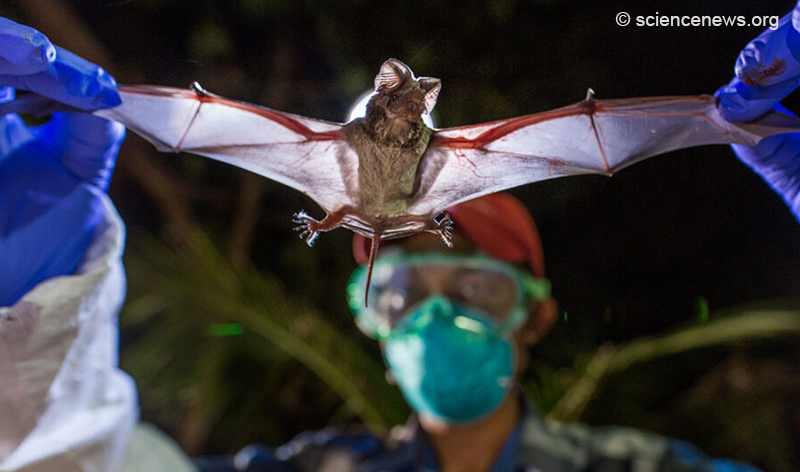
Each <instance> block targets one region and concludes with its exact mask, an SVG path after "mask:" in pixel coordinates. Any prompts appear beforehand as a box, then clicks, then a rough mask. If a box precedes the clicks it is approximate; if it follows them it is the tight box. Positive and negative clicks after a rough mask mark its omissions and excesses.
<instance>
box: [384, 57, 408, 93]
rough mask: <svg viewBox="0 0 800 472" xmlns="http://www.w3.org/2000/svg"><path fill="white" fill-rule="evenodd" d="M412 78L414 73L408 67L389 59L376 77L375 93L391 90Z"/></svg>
mask: <svg viewBox="0 0 800 472" xmlns="http://www.w3.org/2000/svg"><path fill="white" fill-rule="evenodd" d="M412 76H413V73H412V72H411V69H409V68H408V66H407V65H405V64H403V63H402V62H400V61H398V60H397V59H389V60H388V61H386V62H384V63H383V65H382V66H381V71H380V72H378V75H376V76H375V91H376V92H377V91H378V90H380V89H384V90H391V89H393V88H395V87H397V86H398V85H400V84H402V83H403V81H404V80H406V79H407V78H409V77H412Z"/></svg>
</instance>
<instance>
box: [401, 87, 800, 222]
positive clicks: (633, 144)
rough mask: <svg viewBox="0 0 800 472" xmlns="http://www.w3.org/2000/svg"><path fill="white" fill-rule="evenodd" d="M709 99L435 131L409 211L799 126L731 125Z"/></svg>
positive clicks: (777, 120)
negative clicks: (675, 151)
mask: <svg viewBox="0 0 800 472" xmlns="http://www.w3.org/2000/svg"><path fill="white" fill-rule="evenodd" d="M716 105H717V100H716V99H715V98H714V97H711V96H688V97H652V98H633V99H626V100H594V99H592V97H591V94H590V95H589V96H588V97H587V99H586V100H585V101H583V102H579V103H576V104H574V105H570V106H567V107H564V108H559V109H556V110H552V111H548V112H544V113H538V114H535V115H528V116H522V117H518V118H512V119H508V120H502V121H495V122H492V123H483V124H478V125H472V126H463V127H458V128H448V129H442V130H437V131H436V134H435V136H434V138H433V139H432V141H431V144H430V146H429V147H428V151H427V152H426V154H425V156H424V157H423V159H422V162H421V164H420V165H421V168H420V173H419V175H420V178H419V191H418V192H417V194H416V196H415V198H414V200H413V202H412V204H411V205H410V207H409V210H408V213H409V214H411V215H436V214H438V213H440V212H442V211H444V210H445V209H447V208H448V207H450V206H452V205H455V204H458V203H460V202H463V201H466V200H471V199H473V198H477V197H480V196H481V195H486V194H488V193H493V192H497V191H500V190H504V189H508V188H511V187H516V186H518V185H522V184H526V183H529V182H535V181H538V180H545V179H550V178H553V177H560V176H565V175H574V174H606V175H611V174H612V173H613V172H616V171H618V170H620V169H622V168H624V167H627V166H629V165H631V164H635V163H637V162H639V161H641V160H643V159H646V158H648V157H651V156H655V155H657V154H662V153H665V152H669V151H672V150H676V149H682V148H688V147H692V146H700V145H704V144H729V143H740V144H746V145H749V146H752V145H754V144H756V143H757V142H758V141H759V140H760V139H761V138H762V137H765V136H770V135H773V134H779V133H787V132H794V131H800V119H798V118H795V117H790V116H788V115H784V114H781V113H777V112H771V113H769V114H767V115H765V116H764V117H762V118H759V119H758V120H756V121H754V122H750V123H747V124H733V123H729V122H727V121H725V120H724V119H723V118H722V117H721V116H720V114H719V112H718V111H717V106H716Z"/></svg>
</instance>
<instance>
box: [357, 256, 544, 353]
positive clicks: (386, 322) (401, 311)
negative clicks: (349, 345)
mask: <svg viewBox="0 0 800 472" xmlns="http://www.w3.org/2000/svg"><path fill="white" fill-rule="evenodd" d="M366 278H367V269H366V267H359V268H358V269H356V270H355V271H354V272H353V275H352V276H351V277H350V282H349V284H348V288H347V300H348V304H349V305H350V309H351V310H352V312H353V316H354V317H355V319H356V323H357V324H358V326H359V328H360V329H361V331H363V332H364V334H366V335H367V336H370V337H372V338H375V339H379V340H384V339H386V338H388V337H389V336H390V335H396V334H400V333H403V332H407V331H408V330H409V329H413V328H414V326H409V323H408V321H409V320H408V316H409V314H411V313H413V312H414V309H415V308H418V307H419V306H420V304H421V303H424V302H425V301H426V300H429V299H430V298H431V297H436V296H439V297H445V298H446V299H447V300H449V301H450V302H452V303H457V304H462V305H466V306H468V307H470V308H472V309H476V310H478V311H479V312H480V313H481V314H482V315H484V316H485V317H486V318H487V319H488V321H490V322H491V323H492V327H491V329H493V330H495V332H509V331H511V330H513V329H515V328H516V327H517V326H519V324H520V323H522V321H523V320H524V319H525V317H526V315H527V312H528V305H529V304H530V302H532V301H539V300H545V299H547V298H549V297H550V282H549V280H547V279H546V278H536V277H533V276H531V275H529V274H528V273H526V272H524V271H523V270H520V269H518V268H516V267H514V266H513V265H511V264H507V263H505V262H501V261H498V260H496V259H491V258H488V257H485V256H476V255H469V256H465V255H451V254H410V255H396V256H387V257H383V258H381V259H379V260H377V261H375V265H374V268H373V272H372V282H371V284H370V287H369V296H368V299H369V306H364V295H365V294H364V290H365V288H366ZM453 322H454V324H456V325H457V326H458V325H459V323H462V324H464V325H465V326H473V327H477V326H478V324H475V323H471V324H470V323H469V321H468V320H453ZM411 324H412V325H413V324H415V323H413V320H412V323H411ZM480 326H485V325H483V324H480ZM478 329H486V328H478Z"/></svg>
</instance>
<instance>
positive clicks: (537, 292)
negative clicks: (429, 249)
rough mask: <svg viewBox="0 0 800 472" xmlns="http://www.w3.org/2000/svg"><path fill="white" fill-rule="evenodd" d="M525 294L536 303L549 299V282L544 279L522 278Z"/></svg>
mask: <svg viewBox="0 0 800 472" xmlns="http://www.w3.org/2000/svg"><path fill="white" fill-rule="evenodd" d="M522 283H523V285H524V286H525V293H527V294H528V296H529V297H530V298H531V299H533V300H536V301H539V300H546V299H548V298H550V289H551V285H550V280H549V279H546V278H544V277H523V281H522Z"/></svg>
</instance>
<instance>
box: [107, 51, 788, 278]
mask: <svg viewBox="0 0 800 472" xmlns="http://www.w3.org/2000/svg"><path fill="white" fill-rule="evenodd" d="M440 89H441V82H440V81H439V79H436V78H432V77H420V78H416V77H415V76H414V74H413V72H412V71H411V69H410V68H409V67H408V66H407V65H405V64H403V63H402V62H400V61H398V60H396V59H389V60H387V61H386V62H384V63H383V65H382V66H381V68H380V72H379V73H378V75H377V76H376V77H375V81H374V90H375V92H374V94H373V95H372V97H371V98H370V100H369V102H368V104H367V110H366V115H365V116H364V117H361V118H357V119H354V120H352V121H350V122H348V123H345V124H343V123H333V122H328V121H322V120H317V119H313V118H307V117H304V116H298V115H293V114H289V113H284V112H280V111H276V110H272V109H269V108H266V107H261V106H258V105H252V104H249V103H244V102H239V101H235V100H230V99H227V98H223V97H220V96H217V95H214V94H211V93H209V92H207V91H205V90H203V89H202V88H201V87H200V86H199V85H198V84H197V83H195V84H193V85H192V87H191V88H190V89H189V90H184V89H176V88H169V87H158V86H147V85H140V86H124V85H123V86H120V87H119V91H120V94H121V96H122V104H121V105H119V106H117V107H115V108H111V109H106V110H100V111H96V112H94V113H95V115H98V116H101V117H103V118H107V119H111V120H116V121H118V122H120V123H122V124H124V125H125V126H127V127H128V128H129V129H131V130H133V131H134V132H136V133H137V134H139V135H141V136H142V137H144V138H145V139H147V140H148V141H150V142H151V143H153V144H154V145H155V146H156V147H157V148H158V149H159V150H160V151H168V152H179V151H183V152H189V153H193V154H199V155H201V156H206V157H210V158H212V159H216V160H219V161H222V162H227V163H229V164H232V165H235V166H238V167H241V168H244V169H247V170H249V171H252V172H255V173H257V174H259V175H262V176H264V177H267V178H270V179H272V180H276V181H278V182H281V183H283V184H285V185H288V186H290V187H292V188H295V189H297V190H299V191H301V192H303V193H305V194H306V195H308V196H309V197H311V198H312V199H313V200H314V201H315V202H317V203H318V204H319V206H320V207H322V209H323V210H324V211H325V213H326V216H325V218H324V219H322V220H321V221H317V220H315V219H313V218H311V217H310V216H309V215H308V214H306V213H305V212H304V211H300V212H298V213H296V214H295V220H294V221H295V223H296V224H297V225H298V226H297V228H296V229H297V230H298V231H300V237H301V238H303V239H305V241H306V242H307V243H308V245H309V246H310V245H312V244H313V243H314V240H315V239H316V238H317V236H318V234H319V233H320V232H324V231H329V230H331V229H334V228H337V227H340V226H341V227H345V228H348V229H350V230H352V231H354V232H356V233H359V234H362V235H364V236H365V237H367V238H370V239H371V240H372V246H371V250H370V259H369V272H368V273H369V275H368V277H367V287H369V281H370V276H371V272H372V264H373V262H374V260H375V255H376V251H377V248H378V245H379V243H380V241H381V240H387V239H394V238H400V237H404V236H408V235H412V234H415V233H419V232H423V231H426V232H431V233H435V234H438V235H439V236H441V238H442V240H443V241H444V242H445V244H447V245H448V246H451V229H452V228H451V222H450V218H449V217H448V215H447V214H446V213H444V212H445V210H446V209H447V208H449V207H450V206H453V205H456V204H458V203H460V202H463V201H466V200H470V199H473V198H477V197H480V196H482V195H486V194H489V193H493V192H497V191H501V190H504V189H508V188H511V187H516V186H519V185H523V184H527V183H530V182H535V181H539V180H544V179H550V178H554V177H560V176H566V175H575V174H587V173H595V174H605V175H611V174H612V173H614V172H616V171H618V170H620V169H622V168H624V167H627V166H629V165H631V164H635V163H637V162H639V161H641V160H643V159H646V158H648V157H651V156H655V155H658V154H662V153H666V152H669V151H672V150H676V149H682V148H687V147H692V146H700V145H705V144H730V143H739V144H746V145H749V146H753V145H755V144H756V143H758V142H759V140H760V139H761V138H763V137H766V136H770V135H773V134H779V133H786V132H794V131H800V119H798V118H795V117H790V116H788V115H784V114H781V113H778V112H770V113H768V114H767V115H765V116H763V117H761V118H759V119H757V120H755V121H752V122H749V123H745V124H733V123H729V122H727V121H725V120H724V119H723V118H722V117H721V116H720V114H719V112H718V111H717V100H716V99H715V98H714V97H711V96H707V95H699V96H683V97H650V98H631V99H621V100H595V98H594V93H593V92H592V90H591V89H589V92H588V93H587V95H586V99H585V100H583V101H581V102H578V103H576V104H573V105H569V106H566V107H563V108H559V109H556V110H551V111H546V112H544V113H537V114H533V115H527V116H521V117H517V118H511V119H505V120H500V121H494V122H491V123H482V124H476V125H470V126H460V127H455V128H446V129H431V128H429V127H428V126H426V125H425V123H424V122H423V119H422V117H423V114H425V113H430V112H431V110H433V108H434V106H435V105H436V100H437V97H438V94H439V90H440Z"/></svg>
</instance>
